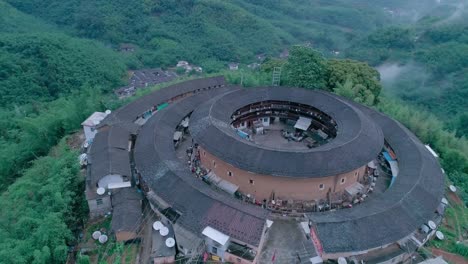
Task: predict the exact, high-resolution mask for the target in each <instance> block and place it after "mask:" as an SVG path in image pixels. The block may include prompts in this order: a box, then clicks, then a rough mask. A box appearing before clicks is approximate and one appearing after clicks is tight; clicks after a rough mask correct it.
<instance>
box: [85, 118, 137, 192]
mask: <svg viewBox="0 0 468 264" xmlns="http://www.w3.org/2000/svg"><path fill="white" fill-rule="evenodd" d="M129 137H130V134H129V132H128V131H127V130H125V129H122V128H120V127H117V126H115V127H110V128H108V129H106V130H104V131H100V132H99V133H97V134H96V136H95V137H94V140H93V143H92V145H91V149H90V155H89V156H90V159H89V162H90V164H88V166H90V167H91V171H90V174H89V179H88V183H89V184H90V186H95V185H96V183H97V182H99V180H100V179H101V178H102V177H105V176H107V175H109V174H118V175H123V176H130V175H131V168H130V157H129V152H128V150H127V149H128V141H129Z"/></svg>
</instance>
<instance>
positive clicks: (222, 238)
mask: <svg viewBox="0 0 468 264" xmlns="http://www.w3.org/2000/svg"><path fill="white" fill-rule="evenodd" d="M202 234H203V235H204V236H206V237H208V238H210V239H212V240H214V241H216V242H218V243H219V244H221V245H222V246H224V245H226V243H227V242H228V240H229V236H228V235H225V234H223V233H221V232H219V231H218V230H216V229H214V228H212V227H209V226H207V227H205V229H203V232H202Z"/></svg>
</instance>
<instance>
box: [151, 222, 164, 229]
mask: <svg viewBox="0 0 468 264" xmlns="http://www.w3.org/2000/svg"><path fill="white" fill-rule="evenodd" d="M163 226H164V225H163V224H162V223H161V222H160V221H156V222H154V223H153V229H154V230H156V231H158V230H160V229H161V227H163Z"/></svg>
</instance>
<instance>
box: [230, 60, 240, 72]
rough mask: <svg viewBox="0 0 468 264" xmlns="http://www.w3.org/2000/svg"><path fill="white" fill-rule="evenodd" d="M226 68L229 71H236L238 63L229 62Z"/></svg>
mask: <svg viewBox="0 0 468 264" xmlns="http://www.w3.org/2000/svg"><path fill="white" fill-rule="evenodd" d="M228 66H229V70H231V71H237V70H238V69H239V63H237V62H231V63H229V65H228Z"/></svg>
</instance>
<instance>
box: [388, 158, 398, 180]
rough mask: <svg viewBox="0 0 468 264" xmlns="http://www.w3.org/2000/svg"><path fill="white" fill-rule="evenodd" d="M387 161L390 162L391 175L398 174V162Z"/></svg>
mask: <svg viewBox="0 0 468 264" xmlns="http://www.w3.org/2000/svg"><path fill="white" fill-rule="evenodd" d="M388 163H389V164H390V169H391V170H392V176H393V177H396V176H398V172H399V171H400V170H399V168H398V162H396V161H389V162H388Z"/></svg>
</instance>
